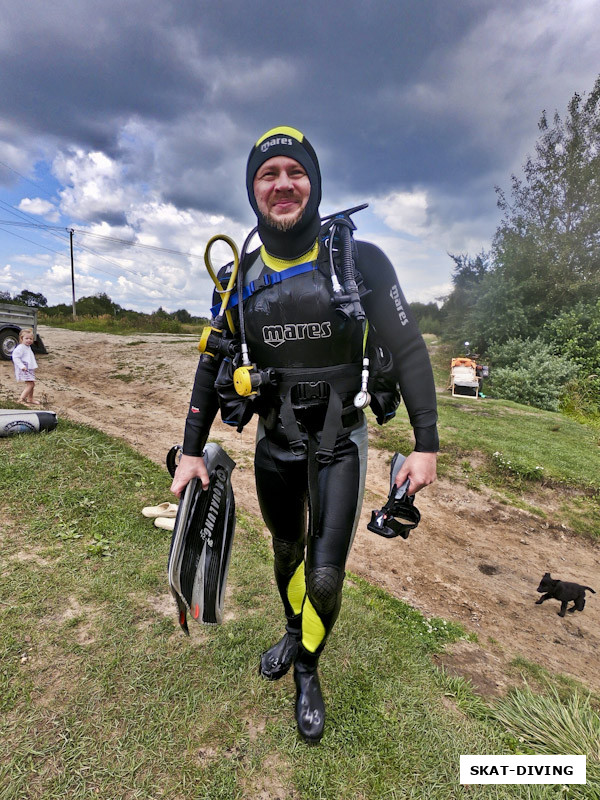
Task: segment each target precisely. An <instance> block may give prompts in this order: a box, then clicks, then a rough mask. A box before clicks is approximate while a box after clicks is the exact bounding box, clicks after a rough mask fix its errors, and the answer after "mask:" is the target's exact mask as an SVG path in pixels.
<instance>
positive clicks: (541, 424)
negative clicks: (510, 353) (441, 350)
mask: <svg viewBox="0 0 600 800" xmlns="http://www.w3.org/2000/svg"><path fill="white" fill-rule="evenodd" d="M438 360H440V359H439V357H438ZM443 360H444V361H445V359H443ZM434 364H435V357H434ZM438 412H439V433H440V447H441V452H440V456H439V459H438V464H439V474H440V475H446V476H448V477H450V478H451V479H453V480H455V481H458V482H462V483H464V484H466V485H468V486H469V487H470V488H473V489H480V488H482V487H488V488H491V489H493V490H494V491H495V492H497V493H498V496H499V497H501V498H502V499H503V500H504V501H505V502H508V503H509V504H511V505H515V506H518V507H522V508H527V509H528V510H530V511H532V512H533V513H537V514H539V515H541V516H544V515H545V512H544V510H543V509H544V508H545V507H546V505H547V503H546V501H545V499H544V494H543V492H544V490H546V491H550V490H551V491H553V492H554V495H555V498H558V499H560V501H561V502H560V508H559V510H558V511H557V512H556V516H555V520H554V521H556V522H559V523H561V524H566V525H567V526H568V527H569V528H571V529H573V530H575V531H576V532H578V533H581V534H585V535H587V536H590V537H599V536H600V439H599V437H598V431H597V429H596V428H595V427H594V426H593V425H588V424H584V423H582V422H578V421H576V420H575V419H572V418H570V417H567V416H566V415H564V414H561V413H555V412H551V411H542V410H540V409H537V408H531V407H529V406H523V405H520V404H518V403H513V402H510V401H508V400H493V399H490V398H486V399H482V400H476V399H472V398H458V397H452V396H451V395H450V393H443V392H442V393H438ZM372 422H373V424H372V436H373V444H374V445H375V446H377V447H380V448H383V449H387V450H390V451H392V452H395V451H397V450H398V451H400V452H404V453H406V452H410V450H412V447H413V436H412V428H411V426H410V423H409V420H408V416H407V414H406V409H405V408H404V406H401V407H400V409H399V411H398V414H397V416H396V418H395V419H394V420H392V422H390V423H388V424H387V425H385V426H383V427H379V426H377V425H376V424H375V423H374V420H372Z"/></svg>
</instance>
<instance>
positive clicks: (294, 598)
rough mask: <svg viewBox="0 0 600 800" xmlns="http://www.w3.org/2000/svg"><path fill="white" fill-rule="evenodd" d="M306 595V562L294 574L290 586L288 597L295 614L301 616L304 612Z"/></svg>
mask: <svg viewBox="0 0 600 800" xmlns="http://www.w3.org/2000/svg"><path fill="white" fill-rule="evenodd" d="M305 594H306V581H305V579H304V561H302V562H301V563H300V564H299V565H298V569H297V570H296V572H294V574H293V576H292V580H291V581H290V582H289V584H288V588H287V596H288V600H289V601H290V605H291V607H292V609H293V611H294V614H300V612H301V611H302V603H303V602H304V595H305Z"/></svg>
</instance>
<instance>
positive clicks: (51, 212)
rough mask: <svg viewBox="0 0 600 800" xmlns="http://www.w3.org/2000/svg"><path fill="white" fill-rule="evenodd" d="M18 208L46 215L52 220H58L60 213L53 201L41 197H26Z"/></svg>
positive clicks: (42, 215)
mask: <svg viewBox="0 0 600 800" xmlns="http://www.w3.org/2000/svg"><path fill="white" fill-rule="evenodd" d="M17 208H18V209H19V210H20V211H24V212H25V213H27V214H35V215H36V216H38V217H45V218H46V219H47V220H49V221H50V222H58V221H59V219H60V215H59V213H58V211H57V209H56V207H55V206H54V204H53V203H50V202H49V201H48V200H42V199H41V198H40V197H24V198H23V199H22V200H21V202H20V203H19V205H18V206H17Z"/></svg>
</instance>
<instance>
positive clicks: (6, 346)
mask: <svg viewBox="0 0 600 800" xmlns="http://www.w3.org/2000/svg"><path fill="white" fill-rule="evenodd" d="M18 344H19V334H18V333H17V331H15V330H12V329H11V328H9V329H8V330H3V331H0V358H3V359H4V360H5V361H10V359H11V356H12V351H13V350H14V349H15V347H16V346H17V345H18Z"/></svg>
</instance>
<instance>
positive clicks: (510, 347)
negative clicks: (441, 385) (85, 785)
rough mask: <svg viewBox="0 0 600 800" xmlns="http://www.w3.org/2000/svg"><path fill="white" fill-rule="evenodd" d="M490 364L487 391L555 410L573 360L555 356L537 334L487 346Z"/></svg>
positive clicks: (573, 372)
mask: <svg viewBox="0 0 600 800" xmlns="http://www.w3.org/2000/svg"><path fill="white" fill-rule="evenodd" d="M488 356H489V361H490V365H491V370H490V378H489V380H488V382H487V393H488V394H490V395H491V396H493V397H498V398H504V399H506V400H514V401H515V402H516V403H523V404H524V405H528V406H535V407H536V408H544V409H546V410H547V411H558V409H559V404H560V399H561V396H562V395H563V394H564V392H565V387H566V384H567V383H568V381H570V380H571V379H573V378H574V377H575V375H576V374H577V372H578V367H577V364H575V363H574V362H572V361H570V360H569V359H567V358H564V357H563V356H557V355H555V354H554V352H553V351H552V348H551V346H550V345H548V344H547V343H546V342H544V341H542V339H540V338H535V339H509V340H508V341H507V342H505V343H504V344H501V345H492V346H491V347H490V348H489V350H488Z"/></svg>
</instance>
